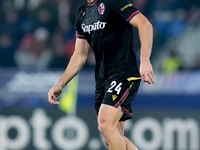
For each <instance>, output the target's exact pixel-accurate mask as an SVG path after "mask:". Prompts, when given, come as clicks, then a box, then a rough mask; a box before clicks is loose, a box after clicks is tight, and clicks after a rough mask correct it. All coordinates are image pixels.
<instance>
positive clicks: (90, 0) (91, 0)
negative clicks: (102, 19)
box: [87, 0, 95, 3]
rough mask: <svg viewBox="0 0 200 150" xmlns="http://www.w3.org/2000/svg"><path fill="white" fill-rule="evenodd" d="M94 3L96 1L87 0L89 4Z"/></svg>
mask: <svg viewBox="0 0 200 150" xmlns="http://www.w3.org/2000/svg"><path fill="white" fill-rule="evenodd" d="M93 1H95V0H87V2H88V3H92V2H93Z"/></svg>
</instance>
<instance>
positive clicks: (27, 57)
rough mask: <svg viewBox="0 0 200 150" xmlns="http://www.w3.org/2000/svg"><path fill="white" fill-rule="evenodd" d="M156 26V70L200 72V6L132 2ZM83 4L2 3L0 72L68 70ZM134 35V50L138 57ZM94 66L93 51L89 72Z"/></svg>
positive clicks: (58, 0)
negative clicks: (77, 16) (76, 22)
mask: <svg viewBox="0 0 200 150" xmlns="http://www.w3.org/2000/svg"><path fill="white" fill-rule="evenodd" d="M132 1H133V3H134V5H135V6H136V7H137V8H138V9H139V10H140V11H141V12H142V13H143V14H144V15H145V16H146V17H147V18H148V19H149V21H150V22H151V23H152V24H153V27H154V45H153V51H152V57H151V59H152V62H153V65H154V66H155V70H156V71H161V72H176V71H180V70H200V41H199V40H200V1H199V0H190V1H189V0H132ZM83 3H85V0H0V68H8V67H9V68H18V69H21V70H25V71H44V70H48V69H64V68H65V67H66V65H67V63H68V61H69V59H70V56H71V55H72V53H73V50H74V41H75V16H76V12H77V10H78V7H79V6H80V5H81V4H83ZM139 47H140V44H139V39H138V37H137V36H136V39H135V49H136V51H137V52H139ZM94 66H95V61H94V56H93V53H92V50H90V51H89V56H88V60H87V62H86V65H85V68H86V69H90V68H93V67H94Z"/></svg>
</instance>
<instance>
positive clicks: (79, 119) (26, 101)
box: [0, 0, 200, 150]
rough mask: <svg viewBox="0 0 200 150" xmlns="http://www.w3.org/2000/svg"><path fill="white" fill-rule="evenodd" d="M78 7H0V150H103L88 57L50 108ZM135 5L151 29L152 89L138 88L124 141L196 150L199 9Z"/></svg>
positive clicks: (68, 0)
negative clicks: (151, 25)
mask: <svg viewBox="0 0 200 150" xmlns="http://www.w3.org/2000/svg"><path fill="white" fill-rule="evenodd" d="M82 3H84V0H0V150H104V149H106V147H105V145H104V144H103V140H102V137H101V136H100V134H99V132H98V130H97V124H96V116H95V113H94V108H93V101H94V65H95V64H94V57H93V54H92V52H91V51H90V53H89V56H88V60H87V62H86V65H85V67H84V68H83V70H82V71H81V72H80V73H79V74H78V76H77V77H76V78H75V79H74V80H73V81H72V82H71V83H70V84H69V85H68V86H67V87H66V88H65V89H64V92H63V94H62V95H61V97H60V101H61V105H60V106H59V107H57V106H51V105H50V104H48V100H47V93H48V91H49V89H50V88H51V87H52V86H53V85H55V83H57V81H58V80H59V78H60V76H61V74H62V72H63V71H64V69H65V67H66V65H67V63H68V61H69V58H70V56H71V54H72V53H73V49H74V41H75V36H74V35H75V29H74V22H75V14H76V12H77V9H78V7H79V6H80V5H81V4H82ZM133 3H134V5H135V6H136V7H137V8H139V9H140V10H141V12H142V13H143V14H144V15H145V16H147V18H148V19H149V20H150V22H151V23H152V24H153V27H154V45H153V52H152V57H151V60H152V63H153V66H154V71H155V75H156V82H157V83H156V86H152V85H147V84H144V83H142V85H141V87H140V90H139V93H138V96H137V98H136V99H135V101H134V103H133V112H134V118H133V119H132V120H131V121H129V122H127V125H126V130H125V134H126V135H127V136H128V137H129V138H130V139H131V140H132V141H134V143H135V144H136V145H137V146H138V147H139V149H140V150H200V144H199V143H200V117H199V114H200V102H199V99H200V1H199V0H190V1H189V0H134V1H133ZM134 30H135V31H136V32H137V30H136V29H134ZM139 47H140V45H139V42H138V37H137V34H136V38H135V50H136V51H137V53H139ZM138 59H139V58H138ZM66 100H67V101H66Z"/></svg>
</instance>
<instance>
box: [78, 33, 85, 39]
mask: <svg viewBox="0 0 200 150" xmlns="http://www.w3.org/2000/svg"><path fill="white" fill-rule="evenodd" d="M76 37H77V38H79V39H85V36H84V35H79V34H76Z"/></svg>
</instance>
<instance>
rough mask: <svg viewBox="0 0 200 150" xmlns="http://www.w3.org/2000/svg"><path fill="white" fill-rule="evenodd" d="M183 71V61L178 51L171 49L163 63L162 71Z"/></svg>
mask: <svg viewBox="0 0 200 150" xmlns="http://www.w3.org/2000/svg"><path fill="white" fill-rule="evenodd" d="M180 69H181V60H180V58H179V56H178V55H177V53H176V51H175V50H173V49H171V50H170V51H169V53H168V56H166V57H165V58H164V59H163V61H162V71H163V72H164V73H175V72H177V71H179V70H180Z"/></svg>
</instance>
